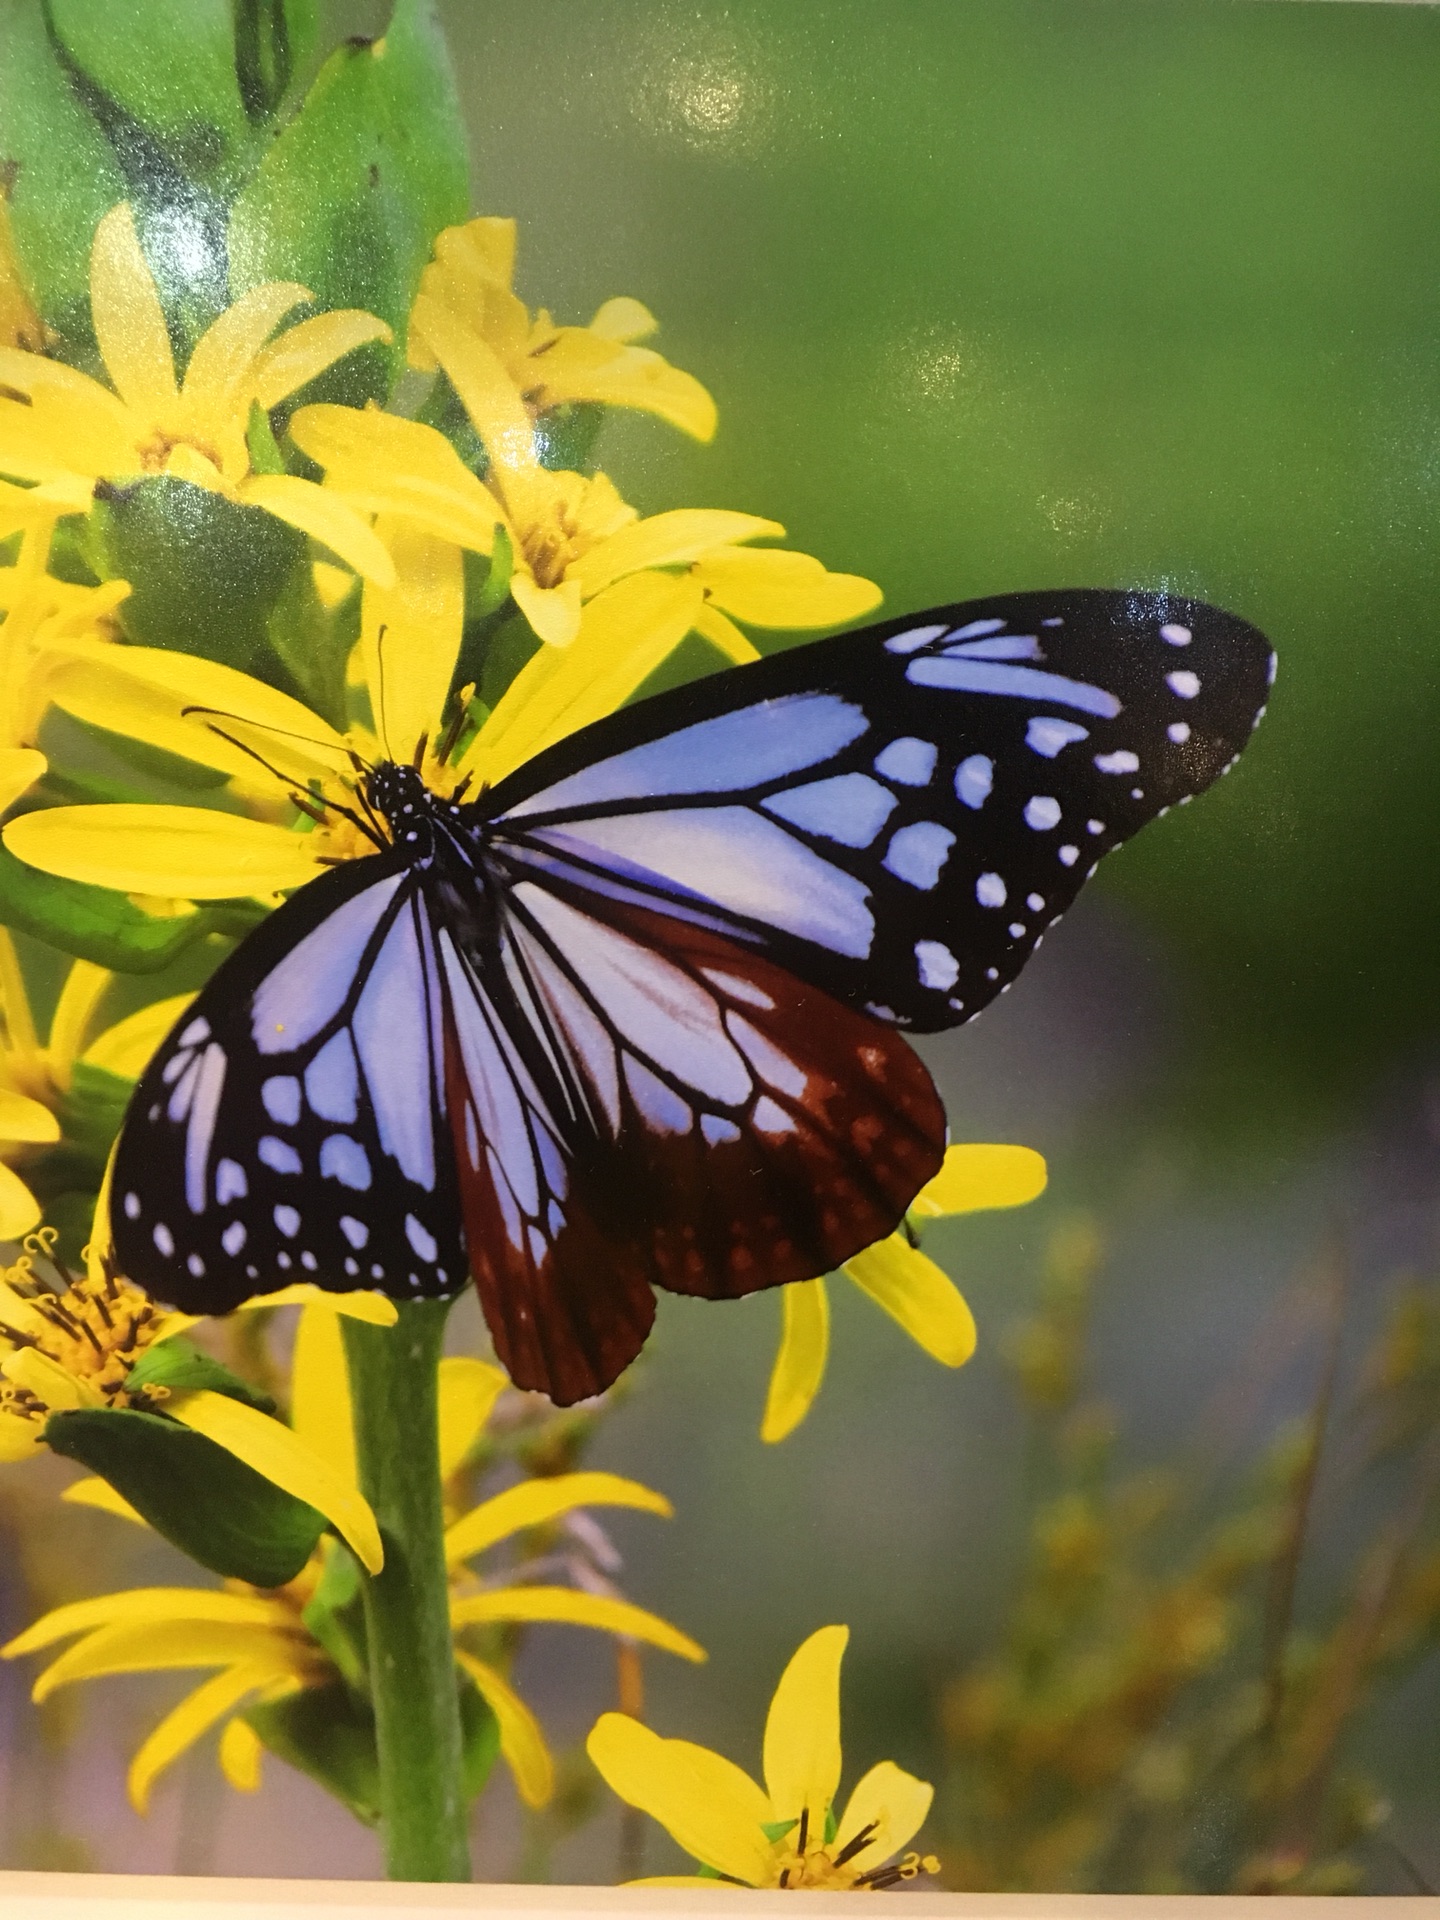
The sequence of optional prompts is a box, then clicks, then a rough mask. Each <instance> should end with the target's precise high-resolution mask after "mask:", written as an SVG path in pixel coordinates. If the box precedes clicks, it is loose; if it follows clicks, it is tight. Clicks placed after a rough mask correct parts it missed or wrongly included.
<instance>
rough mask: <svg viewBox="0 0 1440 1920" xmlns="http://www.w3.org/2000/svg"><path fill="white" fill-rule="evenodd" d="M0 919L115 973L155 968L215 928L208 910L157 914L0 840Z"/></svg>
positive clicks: (167, 962) (161, 967)
mask: <svg viewBox="0 0 1440 1920" xmlns="http://www.w3.org/2000/svg"><path fill="white" fill-rule="evenodd" d="M0 921H3V922H4V924H5V925H6V926H9V927H14V928H15V929H16V930H17V931H18V932H20V933H28V934H30V935H31V936H32V937H33V938H34V939H36V940H43V941H45V942H46V943H47V945H49V946H52V947H58V948H59V949H60V951H61V952H62V953H69V954H73V955H74V956H75V958H76V959H77V960H93V961H94V963H95V965H96V966H97V967H110V968H112V969H113V970H114V971H115V972H116V973H159V972H161V971H162V970H163V969H164V968H165V967H168V966H169V965H170V964H171V962H172V961H174V960H176V959H178V958H179V956H180V955H181V954H182V953H184V951H185V949H186V948H187V947H190V946H193V944H194V943H195V941H197V940H200V939H202V938H203V937H204V936H205V935H206V934H207V933H210V932H213V931H215V930H216V926H217V922H216V921H215V919H214V918H213V917H212V916H211V915H210V914H209V913H207V912H198V913H183V914H176V915H175V916H173V917H172V918H167V919H160V918H158V917H156V916H154V915H151V914H148V913H145V912H143V911H142V910H141V909H140V908H139V907H137V906H136V905H135V904H134V902H133V901H132V900H131V899H130V898H129V896H128V895H126V894H123V893H116V892H113V891H112V890H111V889H110V888H109V887H90V886H86V885H85V884H84V883H83V882H81V881H79V880H62V879H60V878H59V876H58V875H56V874H53V873H42V872H41V871H40V869H39V868H38V867H29V866H26V864H25V862H24V861H23V860H17V859H16V857H15V855H14V854H13V853H11V852H10V850H9V848H8V847H5V846H3V845H0Z"/></svg>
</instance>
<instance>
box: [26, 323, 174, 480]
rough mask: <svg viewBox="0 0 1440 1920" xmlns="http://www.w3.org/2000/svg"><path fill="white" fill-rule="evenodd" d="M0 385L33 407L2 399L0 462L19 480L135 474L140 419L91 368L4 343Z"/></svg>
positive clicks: (137, 469) (138, 463)
mask: <svg viewBox="0 0 1440 1920" xmlns="http://www.w3.org/2000/svg"><path fill="white" fill-rule="evenodd" d="M0 387H10V388H12V389H13V390H14V391H15V392H16V393H20V394H24V395H25V396H26V397H27V398H28V400H29V401H30V405H29V406H21V405H20V404H19V403H18V402H16V401H13V400H6V401H4V402H3V403H0V467H3V468H4V469H5V471H6V472H7V473H9V474H13V475H14V476H15V477H16V478H17V479H20V480H38V481H40V482H42V483H47V482H52V481H61V480H63V479H64V478H65V477H66V476H67V475H70V476H72V477H80V476H85V475H88V476H89V477H90V478H91V479H92V480H94V479H95V478H97V477H98V476H99V475H100V474H102V473H118V474H125V473H134V472H138V471H139V470H140V456H139V454H138V453H137V451H136V449H135V444H134V441H135V433H134V429H135V425H136V422H135V420H134V419H133V417H132V416H131V414H130V413H129V411H128V410H127V408H126V406H125V403H124V402H123V401H122V400H119V399H117V398H116V396H115V395H114V394H113V393H111V391H110V389H109V388H108V387H102V386H101V384H100V382H99V381H98V380H92V379H91V378H90V376H89V374H86V373H79V372H77V371H76V369H75V368H74V367H67V366H65V365H64V364H63V362H61V361H59V360H50V359H47V358H46V356H45V355H44V354H39V353H18V352H16V350H15V349H14V348H13V347H0Z"/></svg>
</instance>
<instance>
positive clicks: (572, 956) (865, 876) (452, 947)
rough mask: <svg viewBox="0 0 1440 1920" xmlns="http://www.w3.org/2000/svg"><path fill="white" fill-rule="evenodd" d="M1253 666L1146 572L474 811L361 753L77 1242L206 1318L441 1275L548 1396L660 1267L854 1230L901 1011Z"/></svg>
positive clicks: (764, 697)
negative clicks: (275, 1291) (362, 847)
mask: <svg viewBox="0 0 1440 1920" xmlns="http://www.w3.org/2000/svg"><path fill="white" fill-rule="evenodd" d="M1273 673H1274V657H1273V655H1272V653H1271V650H1270V648H1269V646H1268V644H1267V643H1266V641H1265V640H1264V638H1263V637H1262V635H1261V634H1259V633H1258V632H1257V631H1256V630H1255V629H1254V628H1253V627H1251V626H1248V625H1247V624H1246V623H1245V622H1244V621H1242V620H1239V619H1237V618H1235V617H1233V616H1232V615H1229V614H1226V613H1222V612H1219V611H1218V610H1217V609H1215V608H1213V607H1209V606H1204V605H1201V604H1199V603H1197V602H1193V601H1186V600H1178V599H1174V598H1162V597H1158V596H1156V595H1153V594H1145V593H1138V592H1137V593H1108V592H1091V591H1075V592H1056V593H1025V594H1013V595H1008V596H1005V597H1002V598H999V599H993V600H984V601H972V602H969V603H967V604H965V605H963V606H956V607H945V608H938V609H935V610H934V611H931V612H928V613H924V614H920V615H917V616H913V617H911V618H909V619H905V620H891V621H887V622H885V623H883V624H881V625H879V626H873V627H868V628H866V629H864V630H863V631H860V632H855V633H848V634H844V635H841V636H840V637H838V638H836V639H831V640H822V641H818V642H816V643H814V644H812V645H808V646H800V647H796V648H794V649H792V650H791V651H788V652H786V653H783V654H780V655H777V656H774V657H772V658H769V659H766V660H763V661H760V662H757V663H755V664H754V665H750V666H743V667H736V668H733V669H731V670H729V671H726V672H723V673H719V674H716V675H714V676H713V677H711V678H709V679H705V680H701V681H698V682H695V683H692V684H690V685H687V686H683V687H680V688H677V689H675V690H674V691H672V692H669V693H664V694H661V695H659V696H657V697H656V698H654V699H651V700H646V701H643V702H640V703H639V704H637V705H635V706H632V707H630V708H627V709H626V710H624V711H622V712H620V713H616V714H614V715H612V716H610V717H609V718H608V719H605V720H602V721H600V722H598V723H597V724H596V725H594V726H591V727H588V728H586V729H585V730H584V731H583V732H580V733H577V734H575V735H573V736H572V737H571V738H569V739H566V740H564V741H561V742H560V743H559V744H558V745H556V746H553V747H551V748H549V749H547V750H546V751H545V752H543V753H541V754H539V755H538V756H537V757H536V758H535V759H534V760H532V761H531V762H530V763H529V764H527V765H525V766H523V767H521V768H520V769H519V770H518V771H516V772H515V773H513V774H511V775H509V776H508V777H507V778H506V779H504V780H502V781H501V782H500V784H499V785H498V786H496V787H495V788H493V789H492V790H490V791H486V792H482V793H480V794H479V795H478V796H477V797H475V798H473V799H469V800H460V801H455V800H446V799H442V798H440V797H438V796H437V795H435V794H433V793H431V792H429V791H428V790H427V789H426V788H425V786H424V785H423V783H422V782H421V779H420V777H419V775H418V773H416V772H415V771H413V770H412V769H411V768H409V767H405V766H401V765H398V764H395V763H393V762H387V763H384V764H381V765H379V766H377V767H375V768H373V769H372V770H370V771H369V772H368V773H367V774H366V775H365V776H364V781H363V791H364V797H365V799H366V802H367V804H368V807H369V808H370V809H371V810H372V812H373V815H374V816H375V818H376V819H377V821H378V822H380V823H383V830H382V832H381V834H380V836H379V837H380V840H381V844H380V845H379V846H378V847H377V851H376V852H375V853H374V854H373V855H371V856H367V857H364V858H361V859H357V860H353V861H349V862H347V863H346V864H345V865H343V866H340V867H337V868H336V869H335V870H334V871H333V872H331V873H328V874H325V875H324V876H322V877H321V878H319V879H317V880H314V881H312V882H311V883H310V884H309V885H307V886H305V887H303V888H301V889H300V890H299V891H298V892H297V893H296V894H294V895H293V896H292V897H291V898H290V899H289V900H288V901H287V902H286V903H285V904H284V905H283V906H282V907H280V908H279V909H278V910H277V911H276V912H275V913H274V914H272V915H271V916H270V917H269V919H267V920H266V921H265V922H264V924H263V925H262V926H261V927H259V928H258V929H257V930H256V931H255V932H254V933H252V934H251V935H250V936H249V937H248V938H247V939H246V940H245V941H244V942H243V943H242V944H241V945H240V947H239V948H238V949H237V950H236V951H235V953H234V954H232V955H231V956H230V958H229V959H228V960H226V961H225V962H224V964H223V965H222V966H221V967H220V968H219V969H218V970H217V972H216V973H215V974H214V976H213V977H212V979H211V980H210V982H209V984H208V985H207V986H206V987H205V989H204V991H203V992H202V993H201V994H200V996H199V998H198V999H197V1000H196V1001H195V1002H194V1003H193V1004H192V1006H191V1007H190V1009H189V1010H188V1011H187V1012H186V1014H185V1015H184V1016H183V1017H182V1019H181V1020H180V1021H179V1022H178V1023H177V1025H176V1027H175V1029H174V1031H173V1032H172V1033H171V1034H170V1035H169V1037H168V1038H167V1040H166V1041H165V1043H164V1045H163V1046H162V1047H161V1048H160V1050H159V1052H158V1053H157V1054H156V1056H155V1058H154V1060H153V1061H152V1062H151V1064H150V1066H149V1067H148V1069H147V1070H146V1072H145V1074H144V1076H143V1078H142V1079H141V1081H140V1084H139V1086H138V1088H137V1089H136V1092H135V1095H134V1098H133V1101H132V1103H131V1106H130V1110H129V1113H128V1115H127V1117H126V1121H125V1125H124V1128H123V1130H122V1133H121V1137H120V1144H119V1151H118V1155H117V1159H116V1164H115V1172H114V1186H113V1196H114V1197H113V1201H112V1217H113V1221H114V1238H115V1251H116V1255H117V1257H118V1260H119V1262H120V1264H121V1265H122V1266H123V1268H124V1269H125V1271H126V1272H128V1273H129V1274H130V1275H132V1276H133V1277H134V1278H135V1279H137V1280H138V1281H140V1282H142V1283H143V1284H144V1285H145V1286H147V1287H148V1288H150V1289H151V1290H152V1291H153V1292H154V1293H156V1294H158V1295H159V1296H160V1297H161V1298H162V1299H166V1300H171V1301H174V1302H175V1303H176V1304H177V1305H179V1306H181V1307H184V1308H187V1309H189V1310H191V1311H199V1312H204V1313H224V1312H226V1311H228V1310H229V1309H230V1308H232V1307H233V1306H235V1305H236V1304H237V1303H238V1302H239V1301H241V1300H243V1299H245V1298H247V1297H248V1296H250V1295H251V1294H254V1293H257V1292H263V1291H266V1290H269V1289H271V1288H274V1287H277V1286H283V1285H284V1284H285V1283H286V1282H287V1281H289V1280H300V1279H306V1278H310V1279H314V1280H316V1281H318V1282H319V1283H320V1285H322V1286H326V1287H331V1288H351V1287H365V1286H374V1287H378V1288H381V1289H383V1290H384V1291H385V1292H387V1293H389V1294H391V1295H393V1296H395V1297H397V1298H402V1299H404V1298H412V1297H435V1296H444V1295H449V1294H453V1293H455V1292H456V1291H458V1290H459V1289H460V1288H461V1287H463V1286H464V1285H465V1283H466V1281H467V1278H468V1276H469V1275H470V1274H472V1273H473V1275H474V1278H475V1281H476V1284H477V1286H478V1289H479V1293H480V1299H481V1302H482V1304H483V1307H484V1311H485V1317H486V1320H487V1321H488V1323H489V1326H490V1331H491V1334H492V1336H493V1339H494V1342H495V1347H496V1350H497V1352H498V1354H499V1356H500V1358H501V1360H502V1361H503V1362H504V1364H505V1365H506V1367H507V1368H508V1369H509V1371H510V1374H511V1376H512V1377H513V1378H514V1380H515V1381H516V1382H517V1383H518V1384H520V1385H521V1386H524V1387H529V1388H535V1389H538V1390H540V1391H543V1392H545V1393H548V1394H549V1395H550V1396H551V1398H552V1399H554V1400H555V1401H557V1402H559V1403H560V1404H562V1405H563V1404H568V1403H570V1402H573V1401H576V1400H579V1399H582V1398H585V1397H586V1396H588V1395H590V1394H594V1393H597V1392H599V1391H600V1390H601V1389H602V1388H604V1387H606V1386H608V1385H609V1384H610V1382H611V1381H613V1380H614V1379H615V1378H616V1376H617V1375H618V1374H619V1373H620V1372H621V1371H622V1369H623V1368H624V1367H625V1366H627V1365H628V1364H629V1362H630V1361H631V1360H632V1359H633V1358H634V1357H635V1355H636V1353H638V1351H639V1350H640V1347H641V1346H642V1344H643V1342H644V1340H645V1337H646V1334H647V1333H648V1331H649V1328H650V1324H651V1321H652V1320H653V1318H654V1313H655V1300H654V1288H656V1287H657V1286H659V1287H666V1288H669V1289H670V1290H671V1291H673V1292H676V1293H688V1294H699V1295H704V1296H706V1297H708V1298H712V1299H717V1298H727V1299H728V1298H733V1297H736V1296H738V1295H741V1294H746V1293H750V1292H753V1291H754V1290H756V1289H757V1288H761V1287H771V1286H779V1285H782V1284H784V1283H786V1282H788V1281H795V1280H804V1279H808V1278H810V1277H811V1276H813V1275H815V1274H819V1273H823V1272H825V1271H826V1270H827V1269H829V1268H832V1267H834V1266H836V1265H838V1264H839V1263H840V1262H841V1261H843V1260H845V1259H848V1258H849V1257H850V1256H851V1255H852V1254H854V1253H856V1252H858V1251H859V1250H860V1249H861V1248H862V1247H865V1246H867V1245H869V1244H870V1243H871V1242H872V1241H874V1240H877V1239H879V1238H880V1237H882V1236H883V1235H885V1234H887V1233H889V1232H891V1231H892V1230H893V1229H894V1227H895V1226H896V1225H897V1223H898V1222H899V1221H900V1219H901V1218H902V1216H903V1214H904V1212H905V1209H906V1207H907V1205H908V1204H909V1202H910V1201H911V1200H912V1199H913V1198H914V1196H915V1194H916V1193H917V1192H918V1191H919V1189H920V1188H921V1187H922V1186H923V1185H924V1184H925V1182H926V1181H927V1180H929V1179H930V1178H931V1177H932V1176H933V1175H934V1174H935V1172H936V1171H937V1170H938V1168H939V1166H940V1162H941V1159H942V1156H943V1153H944V1149H945V1138H946V1130H945V1116H944V1112H943V1110H942V1108H941V1104H940V1100H939V1097H938V1096H937V1094H936V1092H935V1089H934V1087H933V1085H932V1084H931V1081H930V1077H929V1075H928V1073H927V1072H926V1070H925V1068H924V1066H923V1065H922V1064H921V1062H920V1060H919V1058H918V1057H917V1055H916V1054H915V1053H914V1052H913V1051H912V1049H911V1048H910V1047H909V1046H908V1045H907V1043H906V1042H905V1040H904V1039H903V1038H902V1037H901V1033H902V1030H908V1031H912V1032H929V1031H934V1030H935V1029H937V1028H942V1027H950V1026H955V1025H957V1024H958V1023H960V1022H962V1021H966V1020H970V1019H973V1018H974V1016H975V1015H976V1014H977V1013H979V1012H980V1010H981V1009H982V1008H983V1007H984V1006H985V1005H986V1004H987V1003H988V1002H989V1001H990V1000H992V999H993V998H994V997H995V995H996V994H998V993H1001V992H1003V991H1004V990H1005V989H1006V988H1007V987H1008V986H1009V985H1010V983H1011V982H1012V981H1013V980H1014V978H1015V976H1016V975H1017V974H1018V973H1019V971H1020V969H1021V967H1022V966H1023V965H1024V964H1025V961H1026V960H1027V959H1028V958H1029V956H1030V954H1032V953H1033V952H1034V951H1035V949H1036V947H1038V946H1039V944H1040V940H1041V937H1042V935H1043V934H1044V932H1045V930H1046V929H1047V928H1049V927H1051V926H1053V925H1054V923H1055V921H1056V920H1057V919H1058V918H1059V916H1060V915H1061V914H1062V913H1063V912H1064V911H1065V909H1066V908H1067V907H1068V906H1069V905H1070V903H1071V901H1072V900H1073V899H1074V898H1075V896H1076V894H1077V893H1078V892H1079V890H1080V888H1081V886H1082V885H1083V884H1084V882H1085V880H1086V879H1087V878H1088V876H1089V875H1090V874H1092V873H1093V872H1094V871H1095V865H1096V862H1097V861H1098V860H1099V859H1100V857H1101V855H1102V854H1104V853H1107V852H1108V851H1109V850H1110V849H1111V848H1112V847H1115V846H1118V845H1119V844H1120V842H1121V841H1123V840H1127V839H1129V837H1130V836H1131V835H1132V834H1133V833H1135V832H1136V831H1137V829H1138V828H1140V827H1141V826H1143V825H1144V824H1145V823H1146V822H1147V821H1149V820H1153V819H1154V818H1155V817H1156V816H1157V815H1159V814H1163V813H1164V812H1166V811H1167V809H1168V808H1170V807H1171V806H1174V805H1176V804H1183V803H1184V802H1185V801H1187V800H1189V799H1191V798H1192V797H1193V796H1194V795H1195V794H1197V793H1200V792H1202V791H1203V790H1204V789H1205V788H1206V787H1208V786H1209V785H1210V784H1211V782H1212V781H1213V780H1215V779H1216V778H1217V776H1219V775H1220V774H1222V773H1225V772H1227V771H1228V770H1229V768H1230V767H1231V766H1232V765H1233V764H1234V762H1235V759H1236V757H1237V755H1238V754H1239V753H1240V751H1241V749H1242V748H1243V747H1244V745H1245V743H1246V741H1247V740H1248V739H1249V737H1250V733H1251V730H1252V729H1253V727H1254V726H1255V725H1256V723H1257V721H1258V719H1259V717H1260V716H1261V714H1262V713H1263V712H1264V702H1265V699H1266V697H1267V690H1268V688H1269V685H1270V682H1271V680H1272V678H1273Z"/></svg>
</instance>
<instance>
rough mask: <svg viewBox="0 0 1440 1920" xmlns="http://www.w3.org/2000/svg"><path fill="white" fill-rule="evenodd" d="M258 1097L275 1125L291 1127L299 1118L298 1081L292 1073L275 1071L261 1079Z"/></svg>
mask: <svg viewBox="0 0 1440 1920" xmlns="http://www.w3.org/2000/svg"><path fill="white" fill-rule="evenodd" d="M260 1099H261V1101H262V1103H263V1105H264V1108H265V1111H266V1113H268V1114H269V1116H270V1118H271V1119H272V1120H273V1121H275V1123H276V1125H277V1126H282V1127H293V1126H294V1124H295V1122H296V1121H297V1120H298V1119H299V1118H300V1082H299V1081H298V1080H297V1079H296V1078H295V1076H294V1075H293V1074H290V1073H277V1074H272V1075H271V1076H270V1078H269V1079H268V1080H262V1081H261V1083H260Z"/></svg>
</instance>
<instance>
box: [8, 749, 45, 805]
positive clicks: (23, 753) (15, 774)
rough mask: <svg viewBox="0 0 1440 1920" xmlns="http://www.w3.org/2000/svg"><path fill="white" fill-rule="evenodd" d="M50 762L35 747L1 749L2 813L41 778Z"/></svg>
mask: <svg viewBox="0 0 1440 1920" xmlns="http://www.w3.org/2000/svg"><path fill="white" fill-rule="evenodd" d="M48 764H49V762H48V761H47V760H46V758H45V756H44V754H43V753H37V752H36V750H35V748H34V747H0V813H4V812H6V811H7V810H8V809H9V808H10V807H13V806H14V804H15V802H16V801H17V800H18V799H19V798H20V796H21V794H22V793H24V792H25V791H26V790H27V789H28V788H30V787H33V786H34V784H35V782H36V781H37V780H38V779H40V778H41V776H42V775H43V774H44V772H45V769H46V767H47V765H48Z"/></svg>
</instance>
